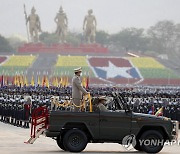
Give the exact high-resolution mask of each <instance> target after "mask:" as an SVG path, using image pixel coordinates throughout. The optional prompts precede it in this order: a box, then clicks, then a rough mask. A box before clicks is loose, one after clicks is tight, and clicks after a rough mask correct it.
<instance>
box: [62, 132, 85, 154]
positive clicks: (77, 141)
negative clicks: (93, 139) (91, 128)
mask: <svg viewBox="0 0 180 154" xmlns="http://www.w3.org/2000/svg"><path fill="white" fill-rule="evenodd" d="M87 141H88V140H87V136H86V134H85V133H84V132H83V131H81V130H79V129H71V130H69V131H68V132H67V133H66V134H65V135H64V138H63V145H64V147H65V149H66V150H68V151H70V152H81V151H83V150H84V149H85V148H86V145H87Z"/></svg>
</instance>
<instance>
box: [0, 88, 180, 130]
mask: <svg viewBox="0 0 180 154" xmlns="http://www.w3.org/2000/svg"><path fill="white" fill-rule="evenodd" d="M86 90H87V91H88V92H90V94H91V96H92V97H99V96H106V97H111V95H112V92H118V93H121V94H123V96H124V97H125V98H126V100H127V103H128V104H129V106H130V107H131V108H132V110H133V111H134V112H138V113H146V114H152V108H153V110H154V113H155V112H157V111H158V110H159V109H160V108H161V107H163V116H166V117H169V118H171V119H172V120H178V121H180V89H179V88H173V87H171V88H169V87H165V88H164V87H131V88H126V87H121V88H117V87H101V88H99V87H89V88H88V89H86ZM71 95H72V87H49V88H46V87H32V86H29V87H21V88H20V87H16V86H5V87H1V88H0V120H1V121H2V122H4V123H9V124H12V125H14V126H17V127H23V128H29V122H30V119H31V114H32V113H33V111H34V109H35V108H37V107H39V106H46V107H47V108H48V109H49V110H50V109H51V105H52V102H51V98H52V96H58V99H59V100H58V101H59V102H60V103H64V102H65V101H66V100H71V98H72V97H71ZM105 106H106V107H107V108H108V109H109V110H113V107H112V106H111V103H105ZM57 110H70V111H71V109H70V108H65V107H62V106H61V107H58V108H57ZM72 111H73V110H72Z"/></svg>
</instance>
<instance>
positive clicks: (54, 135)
mask: <svg viewBox="0 0 180 154" xmlns="http://www.w3.org/2000/svg"><path fill="white" fill-rule="evenodd" d="M59 134H60V132H50V131H48V130H46V131H45V135H46V136H47V137H57V136H58V135H59Z"/></svg>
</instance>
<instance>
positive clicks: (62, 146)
mask: <svg viewBox="0 0 180 154" xmlns="http://www.w3.org/2000/svg"><path fill="white" fill-rule="evenodd" d="M56 142H57V145H58V146H59V147H60V148H61V149H62V150H64V151H67V150H66V149H65V147H64V145H63V140H62V138H61V136H58V137H57V140H56Z"/></svg>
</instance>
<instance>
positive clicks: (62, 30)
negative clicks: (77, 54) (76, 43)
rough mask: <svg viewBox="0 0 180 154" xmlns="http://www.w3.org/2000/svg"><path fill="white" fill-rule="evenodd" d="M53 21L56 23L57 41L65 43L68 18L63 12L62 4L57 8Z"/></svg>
mask: <svg viewBox="0 0 180 154" xmlns="http://www.w3.org/2000/svg"><path fill="white" fill-rule="evenodd" d="M54 21H55V22H56V24H57V29H56V34H57V35H58V39H59V43H66V35H67V27H68V19H67V16H66V13H64V11H63V8H62V6H61V7H60V9H59V13H57V15H56V17H55V18H54Z"/></svg>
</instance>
